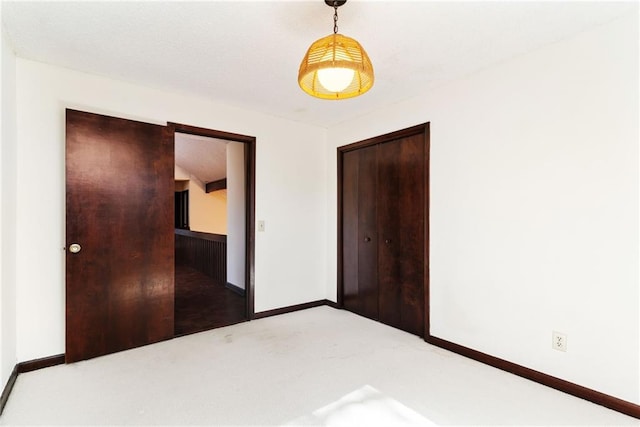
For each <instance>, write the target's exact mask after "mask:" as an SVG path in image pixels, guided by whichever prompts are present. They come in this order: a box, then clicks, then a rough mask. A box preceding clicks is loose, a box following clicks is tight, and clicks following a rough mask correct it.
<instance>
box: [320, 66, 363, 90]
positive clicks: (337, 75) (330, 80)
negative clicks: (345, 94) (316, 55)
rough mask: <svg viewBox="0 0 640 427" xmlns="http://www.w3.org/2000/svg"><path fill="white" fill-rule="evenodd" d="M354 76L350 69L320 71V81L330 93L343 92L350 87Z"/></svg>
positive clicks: (324, 69) (325, 69)
mask: <svg viewBox="0 0 640 427" xmlns="http://www.w3.org/2000/svg"><path fill="white" fill-rule="evenodd" d="M354 74H355V71H353V70H350V69H349V68H322V69H320V70H318V80H319V81H320V84H321V85H322V87H324V88H325V89H326V90H328V91H329V92H342V91H343V90H345V89H346V88H347V87H349V85H350V84H351V82H352V81H353V76H354Z"/></svg>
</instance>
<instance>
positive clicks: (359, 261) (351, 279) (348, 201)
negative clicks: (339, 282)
mask: <svg viewBox="0 0 640 427" xmlns="http://www.w3.org/2000/svg"><path fill="white" fill-rule="evenodd" d="M376 157H377V156H376V147H370V148H365V149H361V150H355V151H350V152H346V153H344V155H343V175H342V177H343V178H342V179H343V183H342V197H343V207H342V211H343V215H342V229H343V232H342V245H343V258H342V263H343V273H342V277H343V304H344V307H345V308H346V309H348V310H351V311H353V312H355V313H359V314H362V315H363V316H367V317H370V318H373V319H377V318H378V281H377V247H376V242H377V225H376V206H375V202H376Z"/></svg>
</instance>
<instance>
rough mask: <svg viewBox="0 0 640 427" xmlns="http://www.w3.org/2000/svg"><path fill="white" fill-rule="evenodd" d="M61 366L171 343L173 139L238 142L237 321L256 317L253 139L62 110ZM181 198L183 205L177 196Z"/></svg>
mask: <svg viewBox="0 0 640 427" xmlns="http://www.w3.org/2000/svg"><path fill="white" fill-rule="evenodd" d="M65 124H66V152H65V180H66V245H65V249H66V251H65V253H66V260H65V269H66V288H65V290H66V292H65V294H66V304H65V305H66V315H65V324H66V328H65V329H66V331H65V333H66V336H65V341H66V343H65V361H66V362H67V363H71V362H76V361H80V360H85V359H90V358H92V357H97V356H102V355H105V354H110V353H115V352H118V351H122V350H127V349H131V348H134V347H139V346H143V345H147V344H151V343H154V342H158V341H162V340H166V339H170V338H173V337H174V336H175V327H174V326H175V322H174V310H175V297H174V296H175V292H174V291H175V286H174V283H175V262H174V255H175V245H174V241H175V235H176V233H175V230H176V229H175V219H176V218H175V215H174V207H175V205H174V203H177V202H178V200H177V198H175V199H174V195H173V194H172V193H174V192H175V179H174V175H175V164H174V135H175V133H176V132H181V133H185V134H190V135H200V136H207V137H211V138H217V139H220V140H224V141H235V142H239V143H241V146H242V148H243V150H242V157H241V159H240V160H241V163H242V164H243V165H244V169H243V170H244V172H243V174H244V183H243V187H244V191H245V192H244V199H245V205H244V221H245V222H244V223H243V228H244V235H243V239H244V247H243V249H242V250H243V252H244V263H243V265H242V266H241V268H240V271H239V273H238V274H239V275H240V276H241V277H242V278H243V279H244V286H245V300H244V315H245V316H244V320H249V319H252V318H253V317H254V301H253V295H254V277H255V276H254V259H255V255H254V254H255V250H254V241H255V239H254V232H255V229H254V223H255V138H254V137H250V136H244V135H238V134H231V133H226V132H221V131H214V130H209V129H202V128H196V127H192V126H187V125H181V124H174V123H169V124H168V125H167V126H162V125H155V124H149V123H144V122H138V121H133V120H128V119H123V118H116V117H109V116H104V115H100V114H94V113H87V112H82V111H76V110H70V109H67V110H66V120H65ZM185 199H186V197H185Z"/></svg>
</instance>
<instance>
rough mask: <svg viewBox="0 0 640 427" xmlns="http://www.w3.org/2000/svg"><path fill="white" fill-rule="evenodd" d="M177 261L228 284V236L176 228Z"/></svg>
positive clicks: (223, 283)
mask: <svg viewBox="0 0 640 427" xmlns="http://www.w3.org/2000/svg"><path fill="white" fill-rule="evenodd" d="M176 263H181V264H183V265H186V266H189V267H191V268H195V269H196V270H198V271H200V272H201V273H203V274H206V275H207V276H209V277H211V278H212V279H214V280H216V281H218V282H219V283H220V284H222V285H226V284H227V236H224V235H221V234H210V233H201V232H198V231H189V230H180V229H176Z"/></svg>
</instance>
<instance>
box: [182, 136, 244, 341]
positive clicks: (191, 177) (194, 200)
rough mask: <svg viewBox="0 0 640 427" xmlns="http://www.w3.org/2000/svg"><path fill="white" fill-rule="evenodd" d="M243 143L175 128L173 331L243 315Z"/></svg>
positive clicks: (199, 328) (200, 328) (210, 325)
mask: <svg viewBox="0 0 640 427" xmlns="http://www.w3.org/2000/svg"><path fill="white" fill-rule="evenodd" d="M245 148H246V147H245V144H243V143H241V142H236V141H226V140H221V139H216V138H211V137H208V136H201V135H193V134H187V133H182V132H176V133H175V135H174V153H175V197H174V199H175V210H174V211H175V221H174V223H175V305H174V310H175V311H174V318H175V325H174V331H175V335H176V336H180V335H185V334H191V333H195V332H201V331H205V330H208V329H212V328H218V327H222V326H228V325H232V324H235V323H239V322H243V321H246V320H247V307H246V301H245V299H246V292H245V288H246V283H245V277H244V271H245V252H246V251H245V244H246V239H245V233H246V231H245V230H246V221H245V212H246V209H245V204H246V197H245V189H246V186H245V180H246V170H245V161H244V157H245Z"/></svg>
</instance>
